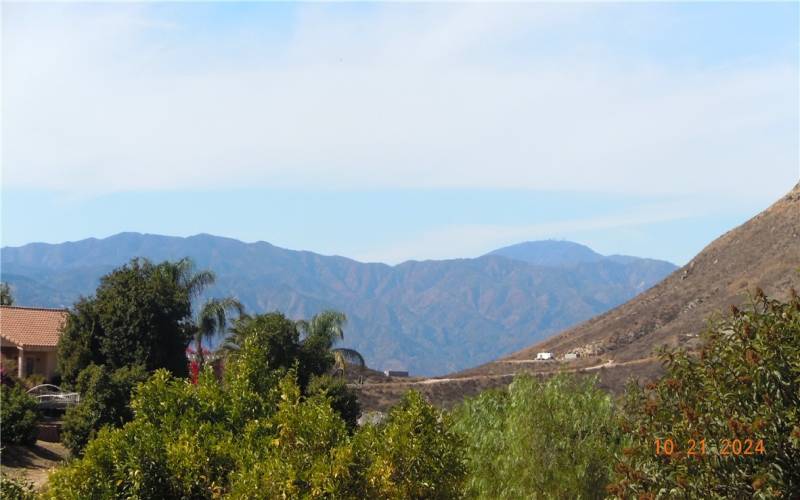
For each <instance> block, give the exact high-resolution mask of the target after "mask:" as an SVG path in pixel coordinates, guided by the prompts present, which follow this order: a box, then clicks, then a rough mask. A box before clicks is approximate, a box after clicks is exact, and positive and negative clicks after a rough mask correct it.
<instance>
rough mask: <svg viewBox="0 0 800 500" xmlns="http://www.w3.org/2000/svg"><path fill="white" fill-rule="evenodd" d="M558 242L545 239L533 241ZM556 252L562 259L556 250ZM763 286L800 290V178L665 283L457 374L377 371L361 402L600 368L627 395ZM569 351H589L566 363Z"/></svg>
mask: <svg viewBox="0 0 800 500" xmlns="http://www.w3.org/2000/svg"><path fill="white" fill-rule="evenodd" d="M550 245H552V243H551V242H545V243H541V244H540V243H539V242H537V243H535V244H534V245H533V246H539V247H540V248H548V247H549V246H550ZM528 247H530V245H529V244H522V245H516V246H514V247H510V248H509V249H501V250H499V251H498V252H499V253H501V254H505V255H509V254H510V255H512V256H515V257H517V258H527V259H529V260H530V259H537V258H542V257H541V256H537V255H536V254H535V252H534V254H532V255H528V254H527V253H526V252H525V250H526V248H528ZM493 253H495V252H493ZM545 253H547V252H545ZM576 253H579V254H581V255H586V256H588V255H590V254H588V253H586V252H585V250H581V249H574V248H573V249H572V250H569V249H568V248H565V251H564V254H565V255H570V256H574V255H576ZM548 255H551V258H552V255H556V257H555V258H560V257H558V254H557V253H556V254H554V253H548ZM565 259H566V257H565ZM571 259H572V257H570V258H569V259H567V260H568V261H569V260H571ZM623 260H625V259H623ZM563 264H566V265H568V262H564V263H563ZM759 288H760V289H761V290H763V291H764V293H765V294H766V295H767V296H769V297H773V298H777V299H780V300H786V299H788V297H789V296H790V295H791V293H792V289H795V290H800V184H797V185H796V186H795V187H794V189H792V190H791V191H790V192H789V193H788V194H786V195H785V196H783V197H782V198H781V199H779V200H778V201H776V202H775V203H773V204H772V205H771V206H770V207H768V208H767V209H766V210H764V211H763V212H761V213H759V214H758V215H756V216H755V217H753V218H752V219H750V220H748V221H747V222H745V223H744V224H742V225H741V226H739V227H736V228H734V229H732V230H730V231H728V232H727V233H725V234H723V235H722V236H720V237H719V238H717V239H716V240H714V241H712V242H711V243H709V244H708V246H706V247H705V248H704V249H703V250H702V251H701V252H700V253H699V254H697V255H696V256H695V257H694V258H693V259H692V260H691V261H689V262H688V263H687V264H686V265H684V266H683V267H682V268H680V269H678V270H677V271H675V272H673V273H671V274H670V275H669V276H667V277H666V278H665V279H664V280H663V281H661V282H660V283H658V284H656V285H655V286H653V287H651V288H649V289H648V290H645V291H644V292H642V293H640V294H639V295H637V296H636V297H634V298H633V299H631V300H629V301H627V302H626V303H624V304H622V305H620V306H618V307H615V308H613V309H611V310H609V311H606V312H604V313H602V314H598V315H597V316H595V317H593V318H591V319H589V320H587V321H584V322H582V323H579V324H577V325H575V326H573V327H570V328H567V329H565V330H563V331H561V332H560V333H558V334H556V335H553V336H551V337H549V338H546V339H544V340H542V341H540V342H534V343H532V345H529V346H527V347H525V348H523V349H520V350H518V351H516V352H514V353H511V354H509V355H507V356H504V357H501V358H499V359H495V360H493V361H491V362H488V363H485V364H482V365H478V366H474V367H472V368H469V369H467V370H463V371H460V372H458V373H450V374H447V375H446V376H443V377H437V378H429V379H414V380H407V381H398V380H393V379H389V380H386V379H385V378H384V379H382V378H380V377H372V378H371V379H370V380H369V381H368V383H365V384H363V385H361V386H359V388H358V390H359V400H360V401H361V404H362V408H367V409H370V410H381V411H386V410H387V409H388V408H390V407H391V406H392V405H394V404H396V403H397V402H398V401H399V400H400V398H401V397H402V395H403V394H404V393H405V392H406V391H407V390H409V389H415V390H417V391H419V392H421V393H422V394H423V395H424V396H425V397H426V398H427V399H428V400H429V401H431V402H433V403H435V404H436V405H438V406H443V407H450V406H453V405H455V404H457V403H459V402H460V401H462V400H463V399H464V397H467V396H474V395H476V394H478V393H480V392H481V391H484V390H487V389H491V388H499V387H504V386H506V385H508V383H509V382H511V381H512V380H513V379H514V377H515V376H516V375H517V374H519V373H530V374H535V375H537V376H549V375H552V374H555V373H562V372H577V373H585V374H587V375H591V376H594V375H597V376H598V377H599V384H600V387H601V388H603V389H606V390H609V391H611V392H613V393H616V394H620V393H621V392H622V391H623V390H624V387H625V386H626V384H627V383H628V382H629V381H630V380H631V379H633V380H637V381H639V383H645V382H647V381H651V380H653V379H654V378H656V377H658V376H660V375H661V374H663V366H662V363H661V360H660V359H659V357H658V351H659V349H660V348H662V347H666V348H668V349H674V348H681V349H687V350H689V351H692V350H696V349H697V348H698V347H699V345H700V342H701V341H702V340H701V337H700V336H699V333H700V332H702V331H703V330H704V329H705V328H706V326H707V325H708V321H709V320H713V319H714V318H719V317H721V316H725V315H728V314H730V306H731V305H735V306H737V307H739V308H746V307H749V306H748V302H750V301H751V297H752V296H753V295H754V294H755V293H756V290H757V289H759ZM539 352H550V353H552V354H553V355H554V356H555V358H557V359H559V361H554V362H549V361H548V362H542V361H537V360H536V357H537V353H539ZM567 353H578V354H580V357H578V358H577V359H574V360H562V359H561V358H562V356H564V355H565V354H567Z"/></svg>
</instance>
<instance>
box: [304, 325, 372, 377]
mask: <svg viewBox="0 0 800 500" xmlns="http://www.w3.org/2000/svg"><path fill="white" fill-rule="evenodd" d="M346 323H347V316H345V314H344V313H342V312H339V311H323V312H321V313H319V314H317V315H315V316H314V317H313V318H311V321H305V320H299V321H297V327H298V329H299V330H300V331H302V332H303V333H304V334H305V338H304V339H303V342H322V343H323V345H325V346H327V348H328V349H330V351H331V354H333V357H334V360H335V364H334V368H335V370H336V371H337V372H338V373H340V374H343V373H344V371H345V368H346V367H347V365H355V366H359V367H361V368H364V367H366V366H367V364H366V362H365V361H364V356H362V355H361V353H360V352H358V351H356V350H355V349H347V348H343V347H337V348H334V347H333V346H334V344H336V342H338V341H340V340H344V325H345V324H346Z"/></svg>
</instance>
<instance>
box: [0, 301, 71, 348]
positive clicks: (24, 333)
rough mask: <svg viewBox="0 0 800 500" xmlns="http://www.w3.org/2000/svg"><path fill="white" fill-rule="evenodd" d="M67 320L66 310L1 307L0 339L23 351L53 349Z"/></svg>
mask: <svg viewBox="0 0 800 500" xmlns="http://www.w3.org/2000/svg"><path fill="white" fill-rule="evenodd" d="M66 318H67V310H66V309H45V308H41V307H16V306H0V337H3V340H6V341H8V342H11V343H13V344H16V345H17V346H20V347H22V348H23V349H25V348H34V347H40V348H41V347H46V348H52V347H55V346H56V344H58V337H59V336H60V335H61V326H62V325H63V324H64V321H66Z"/></svg>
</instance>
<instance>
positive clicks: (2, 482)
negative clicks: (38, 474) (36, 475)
mask: <svg viewBox="0 0 800 500" xmlns="http://www.w3.org/2000/svg"><path fill="white" fill-rule="evenodd" d="M0 498H2V499H3V500H33V499H34V498H36V495H35V494H34V491H33V485H32V484H30V483H28V482H26V481H21V480H16V479H11V478H10V477H6V476H3V475H0Z"/></svg>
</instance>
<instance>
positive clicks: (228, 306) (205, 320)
mask: <svg viewBox="0 0 800 500" xmlns="http://www.w3.org/2000/svg"><path fill="white" fill-rule="evenodd" d="M231 312H235V313H236V314H237V315H238V316H240V317H241V316H242V315H243V314H244V306H243V305H242V303H241V302H239V301H238V300H236V299H234V298H232V297H226V298H224V299H209V300H208V301H207V302H206V303H205V304H203V307H202V309H200V314H199V315H198V317H197V321H196V331H195V335H194V341H195V346H196V348H197V359H198V365H200V366H201V367H202V365H203V341H204V340H208V341H211V340H214V339H216V338H219V336H221V335H222V334H223V333H224V332H225V330H226V329H227V326H228V320H229V318H230V313H231Z"/></svg>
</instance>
